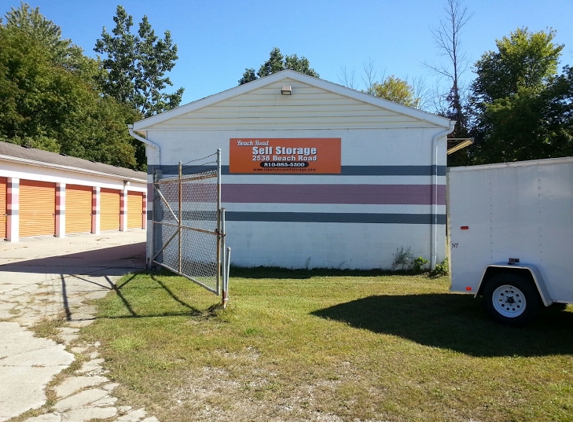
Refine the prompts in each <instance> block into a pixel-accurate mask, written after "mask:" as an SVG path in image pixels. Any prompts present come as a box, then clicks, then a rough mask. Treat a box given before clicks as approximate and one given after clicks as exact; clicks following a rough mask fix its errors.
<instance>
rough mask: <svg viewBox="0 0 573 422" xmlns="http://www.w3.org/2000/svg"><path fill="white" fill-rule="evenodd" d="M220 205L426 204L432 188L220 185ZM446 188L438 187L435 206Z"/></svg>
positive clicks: (439, 202) (414, 186) (398, 186)
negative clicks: (221, 201)
mask: <svg viewBox="0 0 573 422" xmlns="http://www.w3.org/2000/svg"><path fill="white" fill-rule="evenodd" d="M221 194H222V199H223V202H227V203H264V204H273V203H276V204H360V205H363V204H376V205H381V204H391V205H396V204H401V205H430V204H431V203H432V185H334V184H332V185H331V184H316V185H311V184H300V185H287V184H284V185H281V184H273V185H269V184H260V185H259V184H223V185H222V186H221ZM445 204H446V186H445V185H438V205H445Z"/></svg>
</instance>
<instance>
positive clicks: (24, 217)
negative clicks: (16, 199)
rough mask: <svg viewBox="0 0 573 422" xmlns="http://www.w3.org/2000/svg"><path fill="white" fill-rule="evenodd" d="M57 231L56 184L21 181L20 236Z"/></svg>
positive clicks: (52, 233)
mask: <svg viewBox="0 0 573 422" xmlns="http://www.w3.org/2000/svg"><path fill="white" fill-rule="evenodd" d="M55 232H56V184H55V183H46V182H37V181H33V180H21V181H20V236H21V237H26V236H40V235H47V234H51V235H54V234H55Z"/></svg>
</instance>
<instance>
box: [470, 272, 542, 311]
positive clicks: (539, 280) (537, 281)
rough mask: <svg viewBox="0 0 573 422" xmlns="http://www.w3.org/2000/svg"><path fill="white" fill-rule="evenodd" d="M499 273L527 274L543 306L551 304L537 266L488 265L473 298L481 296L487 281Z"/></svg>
mask: <svg viewBox="0 0 573 422" xmlns="http://www.w3.org/2000/svg"><path fill="white" fill-rule="evenodd" d="M500 273H514V274H521V275H524V273H525V274H527V275H528V276H529V277H530V278H531V280H532V281H533V283H534V284H535V287H536V288H537V292H538V293H539V297H541V301H542V302H543V305H545V306H550V305H552V304H553V300H552V299H551V296H550V295H549V291H548V290H547V286H546V285H545V281H544V280H543V276H542V275H541V272H540V271H539V268H537V266H535V265H533V264H507V263H499V264H491V265H488V266H487V267H486V268H485V269H484V271H483V274H482V277H481V280H480V283H479V286H478V288H477V290H476V294H475V297H477V296H479V295H481V294H482V291H483V287H484V286H485V285H486V283H487V282H488V281H489V279H491V278H492V277H493V276H495V275H497V274H500Z"/></svg>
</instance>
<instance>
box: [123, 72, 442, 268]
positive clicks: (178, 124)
mask: <svg viewBox="0 0 573 422" xmlns="http://www.w3.org/2000/svg"><path fill="white" fill-rule="evenodd" d="M132 129H133V130H132V131H131V133H132V136H134V137H135V138H137V139H139V140H141V141H143V142H145V143H146V144H147V147H146V148H147V157H148V168H149V174H148V184H149V186H150V187H152V182H153V174H152V172H153V169H154V168H157V167H158V166H169V165H177V164H178V162H183V163H185V162H189V161H191V160H194V159H197V158H200V157H205V156H208V155H210V154H212V153H214V152H215V151H216V150H217V149H218V148H220V149H221V150H222V156H223V171H222V202H223V206H224V207H225V208H226V210H227V245H228V246H230V247H231V248H232V250H233V256H232V261H233V263H234V264H235V265H240V266H260V265H264V266H281V267H288V268H304V267H310V268H315V267H327V268H361V269H370V268H383V269H386V268H390V266H391V265H392V262H393V258H394V254H395V253H396V251H397V250H399V249H401V248H403V249H404V250H407V249H408V248H410V250H411V253H412V255H414V256H415V257H418V256H422V257H423V258H425V259H428V260H430V261H431V264H432V266H433V265H435V264H436V263H438V262H440V261H442V260H443V259H444V258H445V256H446V255H445V248H446V244H445V243H446V239H445V234H446V233H445V231H446V178H445V172H446V136H447V134H448V133H450V132H451V131H452V129H453V126H452V122H450V121H449V120H448V119H445V118H443V117H439V116H436V115H433V114H429V113H425V112H422V111H420V110H415V109H412V108H408V107H405V106H402V105H399V104H396V103H392V102H390V101H386V100H383V99H380V98H376V97H373V96H371V95H368V94H365V93H362V92H358V91H355V90H352V89H349V88H346V87H343V86H340V85H337V84H334V83H331V82H327V81H324V80H321V79H318V78H314V77H310V76H307V75H303V74H300V73H297V72H294V71H291V70H285V71H282V72H279V73H275V74H273V75H271V76H268V77H265V78H261V79H258V80H256V81H253V82H250V83H248V84H245V85H241V86H237V87H235V88H232V89H229V90H227V91H224V92H222V93H219V94H216V95H212V96H210V97H207V98H204V99H201V100H198V101H195V102H192V103H190V104H187V105H184V106H181V107H179V108H177V109H174V110H171V111H169V112H165V113H163V114H160V115H156V116H153V117H150V118H148V119H145V120H142V121H139V122H137V123H135V124H134V125H133V128H132ZM150 189H151V188H150ZM148 198H149V201H150V202H149V203H148V210H149V212H148V215H149V217H148V218H149V220H150V221H148V224H149V225H150V227H151V224H152V222H151V220H152V218H153V212H152V205H153V204H152V202H151V201H152V200H153V195H152V193H151V192H150V194H149V195H148ZM153 244H154V242H153V230H148V250H147V255H148V259H149V258H150V257H151V256H153V253H154V251H153Z"/></svg>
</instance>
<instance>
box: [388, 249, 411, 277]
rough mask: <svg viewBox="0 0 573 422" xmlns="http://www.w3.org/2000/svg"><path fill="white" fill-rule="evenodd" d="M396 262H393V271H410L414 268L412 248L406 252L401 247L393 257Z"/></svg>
mask: <svg viewBox="0 0 573 422" xmlns="http://www.w3.org/2000/svg"><path fill="white" fill-rule="evenodd" d="M393 257H394V260H393V261H392V267H391V270H392V271H396V270H406V271H407V270H409V269H411V268H412V252H411V248H408V249H406V250H404V247H403V246H401V247H400V248H399V249H396V253H395V254H394V255H393Z"/></svg>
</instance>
